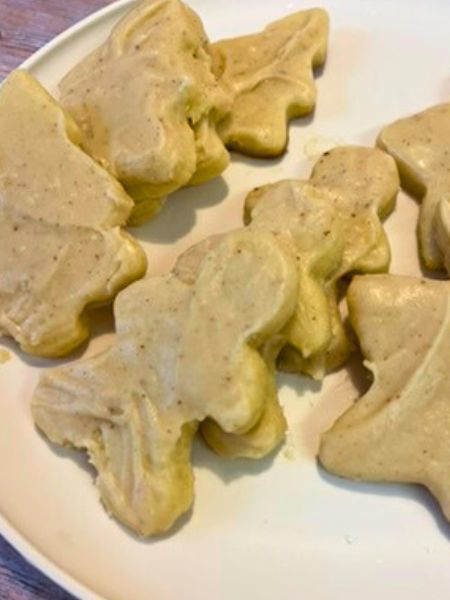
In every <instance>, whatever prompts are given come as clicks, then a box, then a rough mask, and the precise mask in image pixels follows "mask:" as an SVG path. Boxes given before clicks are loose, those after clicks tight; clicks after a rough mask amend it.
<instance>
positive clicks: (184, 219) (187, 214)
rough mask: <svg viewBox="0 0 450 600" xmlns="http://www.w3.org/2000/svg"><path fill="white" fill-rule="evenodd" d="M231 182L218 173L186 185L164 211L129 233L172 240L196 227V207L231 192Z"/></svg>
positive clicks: (162, 241) (207, 205) (149, 239)
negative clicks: (201, 181)
mask: <svg viewBox="0 0 450 600" xmlns="http://www.w3.org/2000/svg"><path fill="white" fill-rule="evenodd" d="M228 191H229V190H228V185H227V183H226V182H225V180H224V179H223V178H222V177H216V178H215V179H212V180H211V181H208V182H207V183H203V184H202V185H195V186H191V187H185V188H183V189H181V190H179V191H177V192H176V193H174V194H171V195H170V196H169V198H168V199H167V202H166V203H165V205H164V207H163V209H162V210H161V212H160V213H159V214H158V215H156V217H155V218H154V219H151V220H150V221H148V222H147V223H145V224H144V225H141V226H140V227H133V228H131V229H130V233H131V234H132V235H133V236H134V237H135V238H137V239H138V240H139V241H141V242H150V243H154V244H167V245H170V244H173V243H174V242H176V241H178V240H179V239H180V238H182V237H183V236H185V235H186V234H187V233H189V231H191V229H193V228H194V227H195V224H196V221H197V211H199V210H202V209H206V208H211V207H212V206H215V205H216V204H219V203H220V202H222V201H223V200H224V199H225V198H226V197H227V195H228Z"/></svg>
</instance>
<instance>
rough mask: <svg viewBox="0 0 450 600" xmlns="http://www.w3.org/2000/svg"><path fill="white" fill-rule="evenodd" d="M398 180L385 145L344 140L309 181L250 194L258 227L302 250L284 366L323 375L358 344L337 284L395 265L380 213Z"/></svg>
mask: <svg viewBox="0 0 450 600" xmlns="http://www.w3.org/2000/svg"><path fill="white" fill-rule="evenodd" d="M398 187H399V180H398V173H397V169H396V166H395V162H394V161H393V160H392V158H391V157H390V156H388V155H387V154H385V153H384V152H382V151H380V150H378V149H373V148H364V147H360V146H342V147H338V148H335V149H334V150H331V151H330V152H327V153H325V154H324V155H323V156H322V157H321V158H320V160H319V161H318V162H317V164H316V165H315V167H314V168H313V171H312V174H311V177H310V179H309V181H308V182H301V181H293V180H288V181H281V182H278V183H275V184H270V185H267V186H263V187H262V188H259V189H257V190H255V191H254V192H252V193H250V194H249V196H248V197H247V199H246V202H245V220H246V221H247V222H249V221H251V227H258V228H259V227H261V228H263V229H269V230H271V231H276V232H278V233H279V234H281V235H283V236H284V237H287V238H289V240H290V243H291V246H292V248H293V252H295V254H296V257H297V265H298V269H299V295H298V307H297V311H296V315H295V317H294V319H293V320H292V322H291V324H290V326H289V328H288V344H287V346H286V347H285V348H283V350H282V352H281V354H280V357H279V361H278V362H279V365H280V367H281V368H282V369H283V370H287V371H294V372H298V371H301V372H305V373H308V374H310V375H312V376H313V377H315V378H316V379H321V378H322V377H323V376H324V374H325V373H326V372H327V371H329V370H332V369H335V368H337V367H338V366H340V365H341V364H342V363H343V362H345V360H346V358H347V357H348V354H349V353H350V351H351V349H352V347H353V346H352V344H351V342H350V340H349V339H348V337H347V334H346V331H345V328H344V325H343V323H342V318H341V315H340V311H339V308H338V304H337V302H338V299H339V298H338V290H337V283H338V281H339V279H340V278H341V277H343V276H344V275H346V274H348V273H352V272H355V271H359V272H376V271H385V270H387V269H388V266H389V261H390V249H389V244H388V241H387V238H386V235H385V233H384V230H383V228H382V225H381V221H380V219H381V218H384V217H386V216H387V215H388V214H389V212H390V211H391V210H392V209H393V206H394V203H395V198H396V195H397V192H398Z"/></svg>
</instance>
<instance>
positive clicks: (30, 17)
mask: <svg viewBox="0 0 450 600" xmlns="http://www.w3.org/2000/svg"><path fill="white" fill-rule="evenodd" d="M111 1H112V0H0V80H1V79H3V78H4V77H5V76H6V75H8V73H9V72H10V71H11V70H12V69H14V68H15V67H17V66H18V65H19V64H20V63H21V62H22V61H23V60H25V59H26V58H27V57H28V56H29V55H30V54H32V53H33V52H34V51H35V50H37V49H38V48H40V47H41V46H43V45H44V44H45V43H46V42H48V41H49V40H50V39H52V38H53V37H55V35H57V34H58V33H60V32H61V31H63V30H64V29H67V27H69V25H72V24H73V23H75V22H76V21H79V20H80V19H82V18H83V17H85V16H86V15H88V14H89V13H92V12H94V11H95V10H97V9H99V8H101V7H102V6H104V5H105V4H110V3H111ZM0 600H73V597H72V596H71V595H70V594H67V593H66V592H64V591H63V590H61V589H60V588H58V587H57V586H56V585H55V584H53V583H52V582H51V581H50V580H49V579H48V578H47V577H45V576H44V575H42V574H41V573H39V572H38V571H37V570H36V569H34V568H33V567H32V566H31V565H29V564H28V563H27V562H26V561H25V560H24V559H23V558H21V557H20V555H19V554H18V553H17V552H16V551H15V550H14V549H13V548H12V547H11V546H10V545H9V544H8V543H7V542H6V541H5V540H4V539H3V538H2V537H1V536H0Z"/></svg>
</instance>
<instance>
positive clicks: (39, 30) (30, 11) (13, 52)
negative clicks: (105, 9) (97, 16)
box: [0, 0, 111, 79]
mask: <svg viewBox="0 0 450 600" xmlns="http://www.w3.org/2000/svg"><path fill="white" fill-rule="evenodd" d="M110 3H111V0H0V79H3V78H4V77H5V76H6V75H7V74H8V73H9V72H10V71H11V70H12V69H14V68H15V67H17V66H19V64H20V63H21V62H23V61H24V60H25V59H26V58H27V57H28V56H30V54H32V53H33V52H35V51H36V50H37V49H38V48H40V47H41V46H43V45H44V44H45V43H46V42H48V41H49V40H51V39H52V38H53V37H55V35H57V34H58V33H61V31H64V29H67V27H69V26H70V25H72V24H73V23H76V22H77V21H79V20H80V19H82V18H83V17H85V16H86V15H88V14H90V13H92V12H94V11H96V10H98V9H99V8H101V7H102V6H105V5H106V4H110Z"/></svg>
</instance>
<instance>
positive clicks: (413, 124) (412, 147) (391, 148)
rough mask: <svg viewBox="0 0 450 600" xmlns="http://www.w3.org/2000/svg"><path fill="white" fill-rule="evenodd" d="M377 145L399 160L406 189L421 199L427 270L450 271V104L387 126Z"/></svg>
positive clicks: (423, 255)
mask: <svg viewBox="0 0 450 600" xmlns="http://www.w3.org/2000/svg"><path fill="white" fill-rule="evenodd" d="M377 143H378V145H379V146H380V147H381V148H383V149H385V150H386V151H387V152H389V154H391V155H392V156H393V157H394V158H395V160H396V162H397V164H398V167H399V171H400V175H401V178H402V183H403V185H404V186H405V187H406V189H407V190H409V191H410V192H411V193H412V194H413V195H414V196H416V197H417V198H419V199H421V206H420V217H419V225H418V238H419V251H420V256H421V258H422V260H423V262H424V264H425V266H426V267H428V268H429V269H442V268H443V267H444V266H447V270H448V267H449V264H448V260H447V263H446V265H445V264H444V263H445V259H444V255H445V254H446V253H448V248H449V246H450V228H449V223H448V220H447V219H446V217H445V215H446V213H447V212H448V206H445V205H448V203H449V185H450V151H449V149H448V147H449V144H450V104H440V105H438V106H433V107H432V108H429V109H427V110H425V111H423V112H421V113H419V114H416V115H413V116H411V117H407V118H406V119H400V120H399V121H396V122H395V123H392V124H391V125H388V126H386V127H385V128H384V129H383V130H382V131H381V133H380V135H379V137H378V142H377ZM441 205H443V206H441ZM436 229H438V230H439V232H438V233H437V231H436Z"/></svg>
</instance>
